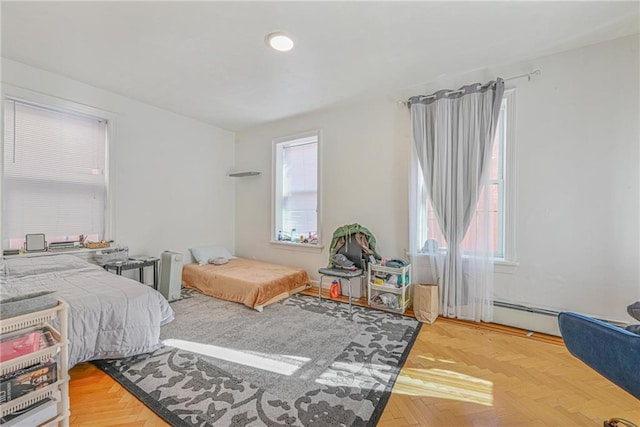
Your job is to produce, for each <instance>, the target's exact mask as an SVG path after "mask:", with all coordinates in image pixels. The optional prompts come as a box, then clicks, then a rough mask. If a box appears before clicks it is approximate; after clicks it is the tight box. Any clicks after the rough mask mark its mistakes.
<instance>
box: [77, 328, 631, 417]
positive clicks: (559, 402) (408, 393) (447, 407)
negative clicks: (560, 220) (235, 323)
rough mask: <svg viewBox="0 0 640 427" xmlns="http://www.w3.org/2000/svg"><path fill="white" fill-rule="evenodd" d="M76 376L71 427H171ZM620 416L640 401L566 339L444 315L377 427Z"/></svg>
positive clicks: (94, 376)
mask: <svg viewBox="0 0 640 427" xmlns="http://www.w3.org/2000/svg"><path fill="white" fill-rule="evenodd" d="M70 374H71V382H70V397H71V417H70V423H71V425H73V426H140V427H142V426H144V427H151V426H165V425H167V424H165V423H164V422H163V421H162V420H161V419H160V418H159V417H158V416H157V415H155V414H154V413H153V412H152V411H151V410H149V409H148V408H147V407H146V406H144V405H143V404H142V403H140V402H139V401H138V400H137V399H136V398H135V397H133V396H132V395H131V394H129V393H128V392H127V391H126V390H124V389H123V388H122V387H121V386H120V385H119V384H117V383H116V382H115V381H114V380H112V379H111V378H110V377H109V376H107V375H106V374H104V373H103V372H102V371H100V370H99V369H97V368H96V367H94V366H93V365H91V364H88V363H81V364H79V365H78V366H76V367H74V368H73V369H72V370H71V371H70ZM614 416H617V417H622V418H626V419H628V420H631V421H634V422H635V423H640V401H639V400H637V399H635V398H634V397H632V396H631V395H629V394H628V393H626V392H624V391H622V390H621V389H619V388H618V387H617V386H615V385H614V384H612V383H610V382H609V381H608V380H606V379H604V378H602V377H601V376H600V375H598V374H597V373H595V372H594V371H593V370H591V369H590V368H588V367H587V366H585V365H584V364H583V363H582V362H580V361H579V360H577V359H575V358H574V357H573V356H571V355H570V354H569V352H568V351H567V350H566V348H565V347H564V345H562V343H561V340H560V339H558V338H555V337H547V336H544V335H540V334H534V335H533V336H532V337H528V336H527V335H526V331H521V330H518V329H514V328H508V327H499V326H495V325H476V324H470V323H467V322H460V321H452V320H449V319H442V318H440V319H438V320H437V321H436V322H435V323H434V324H432V325H423V326H422V330H421V331H420V334H419V335H418V338H417V339H416V342H415V345H414V347H413V349H412V350H411V353H410V354H409V357H408V359H407V362H406V363H405V366H404V368H403V369H402V372H401V373H400V376H399V377H398V380H397V382H396V385H395V387H394V389H393V393H392V395H391V398H390V399H389V402H388V404H387V406H386V408H385V410H384V412H383V414H382V417H381V418H380V422H379V423H378V425H379V426H381V427H407V426H434V427H435V426H437V427H441V426H443V427H445V426H446V427H450V426H527V427H529V426H531V427H544V426H602V425H603V421H604V420H606V419H609V418H611V417H614Z"/></svg>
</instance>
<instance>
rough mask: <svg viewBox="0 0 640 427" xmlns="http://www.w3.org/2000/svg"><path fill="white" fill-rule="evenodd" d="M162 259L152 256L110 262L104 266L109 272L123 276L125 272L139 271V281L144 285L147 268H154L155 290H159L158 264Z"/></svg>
mask: <svg viewBox="0 0 640 427" xmlns="http://www.w3.org/2000/svg"><path fill="white" fill-rule="evenodd" d="M159 262H160V258H156V257H150V256H137V257H130V258H129V259H127V260H126V261H114V262H108V263H106V264H105V265H103V268H104V269H105V270H107V271H109V270H115V272H116V274H117V275H119V276H121V275H122V271H123V270H138V279H139V280H138V281H139V282H140V283H142V284H144V269H145V267H153V289H155V290H158V264H159Z"/></svg>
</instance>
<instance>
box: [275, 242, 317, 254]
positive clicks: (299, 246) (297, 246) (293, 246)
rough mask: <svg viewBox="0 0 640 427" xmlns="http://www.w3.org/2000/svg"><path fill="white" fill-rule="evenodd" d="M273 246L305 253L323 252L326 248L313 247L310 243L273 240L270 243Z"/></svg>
mask: <svg viewBox="0 0 640 427" xmlns="http://www.w3.org/2000/svg"><path fill="white" fill-rule="evenodd" d="M269 243H270V244H271V246H273V247H275V248H277V249H284V250H289V251H298V250H299V251H303V252H318V253H319V252H322V250H323V249H324V246H322V245H312V244H310V243H295V242H286V241H281V240H280V241H278V240H271V241H270V242H269Z"/></svg>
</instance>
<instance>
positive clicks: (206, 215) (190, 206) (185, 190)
mask: <svg viewBox="0 0 640 427" xmlns="http://www.w3.org/2000/svg"><path fill="white" fill-rule="evenodd" d="M2 82H3V83H8V84H11V85H13V86H18V87H21V88H25V89H28V90H31V91H36V92H40V93H43V94H46V95H49V96H54V97H58V98H63V99H66V100H70V101H73V102H76V103H80V104H85V105H88V106H91V107H94V108H98V109H102V110H106V111H110V112H113V113H115V114H116V134H115V135H114V137H113V138H112V143H113V145H114V146H113V149H114V151H113V156H114V158H113V163H112V170H111V174H112V181H111V183H112V185H113V187H114V191H115V200H114V201H115V240H116V242H117V243H119V244H121V245H127V246H129V248H130V250H131V251H132V252H133V253H134V254H137V253H146V254H149V255H156V256H157V255H160V253H161V252H162V251H163V250H167V249H168V250H175V251H179V252H182V253H184V254H185V258H186V259H187V260H188V259H189V257H188V252H187V248H189V247H191V246H193V245H199V244H209V243H220V244H222V245H225V246H227V247H229V248H230V249H233V243H234V236H233V226H234V182H233V180H232V179H231V178H228V177H227V176H226V174H227V172H228V171H229V170H230V169H231V168H232V166H233V162H234V146H233V142H234V134H233V133H232V132H229V131H226V130H222V129H219V128H217V127H214V126H211V125H208V124H205V123H202V122H199V121H196V120H194V119H191V118H187V117H184V116H180V115H178V114H174V113H171V112H168V111H166V110H162V109H159V108H156V107H153V106H151V105H147V104H144V103H141V102H138V101H135V100H132V99H129V98H126V97H124V96H120V95H117V94H114V93H111V92H108V91H105V90H102V89H98V88H95V87H92V86H89V85H86V84H83V83H80V82H78V81H75V80H71V79H68V78H66V77H62V76H60V75H57V74H53V73H49V72H46V71H44V70H40V69H37V68H33V67H30V66H27V65H24V64H21V63H18V62H15V61H11V60H7V59H4V58H3V60H2Z"/></svg>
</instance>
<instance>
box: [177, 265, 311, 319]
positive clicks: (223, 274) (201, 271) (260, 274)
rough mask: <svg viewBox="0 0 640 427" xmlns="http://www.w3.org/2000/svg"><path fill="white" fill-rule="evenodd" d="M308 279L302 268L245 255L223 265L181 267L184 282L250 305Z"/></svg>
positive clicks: (264, 301)
mask: <svg viewBox="0 0 640 427" xmlns="http://www.w3.org/2000/svg"><path fill="white" fill-rule="evenodd" d="M309 283H310V280H309V275H308V274H307V272H306V271H305V270H303V269H302V268H296V267H286V266H283V265H276V264H270V263H267V262H261V261H254V260H249V259H244V258H236V259H232V260H230V261H229V262H228V263H227V264H224V265H213V264H205V265H198V264H187V265H185V266H184V267H183V269H182V284H183V285H184V286H186V287H188V288H193V289H197V290H199V291H200V292H202V293H203V294H206V295H210V296H213V297H216V298H221V299H225V300H228V301H235V302H240V303H242V304H244V305H246V306H249V307H251V308H255V307H256V306H261V305H263V304H264V303H266V302H267V301H269V300H270V299H272V298H273V297H275V296H277V295H280V294H282V293H284V292H289V291H291V290H292V289H295V288H297V287H299V286H302V285H307V284H309Z"/></svg>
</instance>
